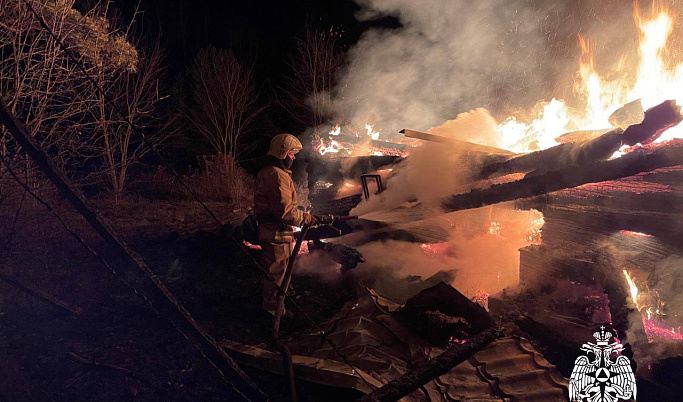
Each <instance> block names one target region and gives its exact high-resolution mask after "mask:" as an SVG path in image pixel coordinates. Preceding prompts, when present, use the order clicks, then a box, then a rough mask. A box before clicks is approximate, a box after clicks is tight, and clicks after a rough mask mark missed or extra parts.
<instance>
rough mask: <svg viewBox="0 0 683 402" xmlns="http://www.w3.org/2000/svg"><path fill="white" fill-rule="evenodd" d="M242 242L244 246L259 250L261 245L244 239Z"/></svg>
mask: <svg viewBox="0 0 683 402" xmlns="http://www.w3.org/2000/svg"><path fill="white" fill-rule="evenodd" d="M242 244H244V246H245V247H246V248H248V249H250V250H261V246H259V245H258V244H251V243H249V242H248V241H246V240H243V241H242Z"/></svg>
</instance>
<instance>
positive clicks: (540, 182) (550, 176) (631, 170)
mask: <svg viewBox="0 0 683 402" xmlns="http://www.w3.org/2000/svg"><path fill="white" fill-rule="evenodd" d="M681 164H683V146H682V145H681V144H676V145H669V146H663V147H660V148H657V149H654V150H637V151H634V152H631V153H629V154H627V155H624V156H622V157H620V158H617V159H613V160H608V161H600V162H593V163H587V164H584V165H579V166H569V167H565V168H563V169H558V170H553V171H549V172H546V173H542V174H540V175H537V176H531V177H525V178H524V179H522V180H517V181H513V182H510V183H503V184H495V185H493V186H491V187H489V188H486V189H474V190H472V191H470V192H468V193H464V194H458V195H454V196H451V197H448V198H446V199H445V200H444V201H443V202H442V204H441V205H442V207H443V209H444V210H446V211H448V212H453V211H459V210H463V209H471V208H479V207H482V206H484V205H491V204H497V203H500V202H505V201H513V200H517V199H521V198H527V197H533V196H536V195H541V194H546V193H550V192H553V191H558V190H563V189H566V188H571V187H577V186H580V185H582V184H586V183H598V182H603V181H608V180H616V179H620V178H622V177H628V176H634V175H636V174H638V173H642V172H649V171H652V170H655V169H659V168H663V167H668V166H677V165H681Z"/></svg>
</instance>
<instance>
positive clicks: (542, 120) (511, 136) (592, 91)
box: [497, 2, 683, 158]
mask: <svg viewBox="0 0 683 402" xmlns="http://www.w3.org/2000/svg"><path fill="white" fill-rule="evenodd" d="M633 19H634V22H635V24H636V26H637V27H638V32H639V47H638V57H639V59H638V63H630V64H632V65H637V68H636V69H635V71H628V70H627V69H626V68H625V67H624V66H627V65H629V63H627V62H626V61H627V60H626V56H625V55H624V56H621V58H620V59H619V63H617V65H618V67H617V68H616V71H613V72H611V74H610V76H614V77H616V78H614V79H610V80H608V79H605V78H603V77H602V76H601V75H600V74H599V73H598V71H597V69H596V66H595V59H594V53H593V49H594V45H593V42H592V41H590V40H589V39H588V38H586V37H585V36H583V35H578V44H579V47H580V48H581V56H580V58H579V70H578V73H577V79H576V82H575V86H574V92H575V94H576V95H577V97H578V98H579V100H581V101H582V102H583V103H584V108H583V110H582V111H581V112H580V113H578V114H577V113H576V112H570V110H569V109H568V108H567V106H566V104H565V102H564V101H562V100H557V99H552V100H551V101H550V103H548V104H546V105H545V106H544V107H543V108H542V110H541V111H540V112H539V113H538V114H537V116H536V118H535V119H533V121H532V122H531V123H529V124H526V123H522V122H520V121H519V120H518V119H517V117H514V116H513V117H509V118H507V119H506V120H505V121H503V123H501V124H500V125H499V126H498V128H497V134H498V142H499V147H501V148H505V149H508V150H510V151H513V152H530V151H534V150H539V149H547V148H549V147H552V146H554V145H556V144H557V141H556V137H557V136H559V135H561V134H564V133H566V132H568V131H573V130H595V129H605V128H609V127H611V126H612V125H611V124H610V122H609V117H610V115H611V114H612V113H613V112H614V111H615V110H617V109H619V108H620V107H621V106H623V105H624V104H626V103H628V102H631V101H635V100H638V99H640V100H641V104H642V106H643V109H645V110H647V109H649V108H650V107H652V106H655V105H657V104H659V103H661V102H663V101H665V100H667V99H673V100H676V102H677V103H678V104H681V102H682V101H683V63H679V64H677V65H675V66H670V65H669V64H668V63H667V62H666V60H667V59H666V56H667V52H668V51H667V47H666V46H667V43H668V42H669V39H670V36H671V33H672V31H673V27H674V21H675V19H674V16H673V14H672V13H671V12H670V11H669V10H668V9H667V8H666V7H664V6H663V5H661V4H658V3H653V5H652V7H651V10H650V14H649V15H644V14H643V13H641V11H640V5H639V3H638V2H635V3H634V12H633ZM634 77H635V78H634ZM674 138H683V125H679V126H676V127H673V128H670V129H669V130H667V131H666V132H665V133H664V134H663V135H662V136H661V137H659V138H658V139H657V140H656V141H655V143H662V142H665V141H669V140H671V139H674ZM637 146H638V145H636V147H637ZM627 151H628V150H627V149H621V150H619V151H618V152H617V153H615V154H614V155H613V156H612V157H613V158H616V157H619V156H621V155H623V154H624V153H625V152H627Z"/></svg>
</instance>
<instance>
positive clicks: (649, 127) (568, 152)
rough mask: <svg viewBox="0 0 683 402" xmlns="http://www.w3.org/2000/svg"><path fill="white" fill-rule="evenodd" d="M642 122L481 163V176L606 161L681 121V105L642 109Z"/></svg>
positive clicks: (546, 169)
mask: <svg viewBox="0 0 683 402" xmlns="http://www.w3.org/2000/svg"><path fill="white" fill-rule="evenodd" d="M644 116H645V117H644V118H643V121H642V122H641V123H638V124H634V125H631V126H629V127H628V128H627V129H626V130H625V131H622V130H621V129H614V130H612V131H609V132H607V133H605V134H602V135H601V136H599V137H597V138H594V139H591V140H588V141H582V142H567V143H564V144H560V145H557V146H554V147H552V148H548V149H545V150H542V151H536V152H532V153H529V154H526V155H520V156H516V157H512V158H510V159H508V160H505V161H502V162H495V163H491V164H488V165H486V166H484V167H483V168H482V169H481V171H480V173H479V177H480V178H482V179H485V178H489V177H495V176H502V175H505V174H510V173H526V172H534V174H539V173H543V172H547V171H551V170H557V169H559V168H562V167H564V166H568V165H580V164H584V163H590V162H596V161H600V160H605V159H607V158H609V157H610V156H612V155H613V154H614V153H615V152H616V151H617V150H619V148H621V146H622V145H629V146H633V145H636V144H638V143H641V144H647V143H649V142H652V141H654V140H655V139H657V138H658V137H659V136H660V135H661V133H662V132H663V131H664V130H666V129H667V128H669V127H671V126H673V125H675V124H678V123H679V122H680V121H681V114H680V106H677V105H676V103H675V102H674V101H665V102H663V103H661V104H659V105H657V106H655V107H653V108H651V109H649V110H648V111H647V112H645V115H644Z"/></svg>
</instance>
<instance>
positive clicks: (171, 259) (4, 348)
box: [0, 197, 357, 401]
mask: <svg viewBox="0 0 683 402" xmlns="http://www.w3.org/2000/svg"><path fill="white" fill-rule="evenodd" d="M51 204H53V205H54V206H55V209H56V210H57V211H58V212H59V213H60V215H62V217H63V219H64V221H65V222H66V223H67V225H68V226H69V227H70V228H71V229H72V230H74V231H76V232H78V233H79V235H80V236H81V237H82V238H83V239H84V241H85V242H86V243H87V244H88V245H89V246H90V247H92V248H93V250H94V251H96V252H97V253H98V254H100V255H101V256H102V257H103V259H104V260H105V261H108V262H109V264H110V265H111V268H113V269H114V270H117V269H120V268H119V267H120V266H121V264H123V262H122V261H121V260H120V259H117V257H116V256H115V255H113V254H112V251H111V249H110V248H109V247H107V246H106V244H104V242H103V241H102V240H101V239H100V238H99V237H98V236H97V235H96V234H95V233H94V231H93V230H92V229H90V228H89V226H88V225H87V224H86V222H85V221H84V220H83V219H82V218H81V217H80V216H79V215H78V214H76V213H75V212H74V211H73V210H71V208H70V207H69V206H68V205H66V204H65V203H64V202H60V201H59V200H57V199H52V200H51ZM93 204H94V205H95V206H96V207H97V209H98V210H100V212H102V214H103V215H104V216H105V217H106V219H107V220H108V221H110V222H111V224H112V225H113V227H114V229H115V230H116V231H117V232H118V233H119V234H120V235H121V237H122V238H123V239H124V240H125V241H126V242H127V243H128V244H129V245H130V246H131V247H132V248H133V249H134V250H136V251H137V252H139V253H140V254H141V255H142V256H143V257H144V259H145V260H146V262H147V263H148V264H149V266H150V267H152V269H153V270H154V271H155V273H157V274H158V275H159V276H160V278H161V279H162V281H163V282H164V283H165V284H166V285H167V286H168V287H169V289H170V290H171V291H172V292H173V293H174V294H175V296H176V297H177V298H179V299H180V300H181V301H182V303H183V304H184V305H185V306H186V307H187V308H188V310H189V311H190V313H191V314H192V315H193V316H194V317H195V319H196V320H197V321H198V322H199V323H200V324H201V325H202V326H203V327H204V328H206V329H207V330H208V331H209V333H210V334H211V335H212V336H213V337H214V338H216V339H222V338H228V339H232V340H235V341H239V342H245V343H250V344H257V343H262V342H267V341H268V335H269V330H270V317H269V316H268V315H267V314H266V313H264V312H263V311H262V310H261V309H260V298H261V283H262V282H261V281H262V276H261V275H262V272H260V271H259V270H258V269H257V268H256V266H255V264H254V259H256V258H258V255H257V254H255V253H253V252H252V253H247V252H245V251H244V250H243V249H242V248H241V247H240V245H239V244H238V243H237V242H235V241H234V239H233V238H231V236H230V235H229V233H230V232H231V231H230V230H229V224H230V223H231V222H232V223H236V222H239V218H240V216H242V215H243V214H242V212H241V211H233V209H232V208H231V207H230V206H229V205H226V204H221V203H213V204H210V205H209V208H210V209H211V210H212V211H214V213H216V214H217V215H218V218H219V219H220V220H221V221H222V222H223V223H226V224H227V225H226V226H224V227H223V228H220V227H219V226H218V225H217V224H216V222H215V221H213V220H212V219H211V218H210V216H209V215H208V214H206V212H205V211H204V210H203V208H202V207H201V206H200V205H199V204H196V203H193V202H187V201H175V202H174V201H158V200H156V201H152V200H148V199H145V198H141V197H134V198H129V199H125V200H123V201H121V202H120V203H119V204H118V205H112V204H111V202H110V201H109V200H94V202H93ZM18 206H19V202H18V201H17V200H14V202H9V203H5V204H4V205H3V208H2V211H3V214H2V217H1V219H2V220H1V221H2V225H0V226H1V227H2V228H3V230H2V235H3V239H2V241H3V242H2V247H3V248H2V260H0V275H2V278H0V289H1V290H0V367H3V371H4V375H3V376H0V401H2V400H8V401H10V400H11V401H22V400H26V401H29V400H30V401H35V400H53V401H100V400H101V401H105V400H106V401H113V400H116V401H118V400H130V399H138V400H164V401H169V400H202V401H209V400H238V397H237V396H236V395H235V392H234V390H233V388H232V386H231V384H230V383H229V382H226V381H225V380H223V379H222V378H221V376H220V375H219V374H218V372H217V371H216V370H215V369H214V368H213V367H212V366H211V365H210V364H209V362H208V361H206V360H205V359H204V358H203V357H202V356H201V355H200V354H199V353H198V352H197V351H196V350H195V349H194V348H193V347H192V346H191V345H190V344H189V343H188V342H187V340H186V339H184V338H183V336H182V335H181V334H180V333H179V332H178V331H176V329H175V328H174V327H173V326H172V325H171V324H170V323H169V322H168V321H167V320H165V319H163V317H162V318H159V317H157V316H156V314H155V312H154V311H152V310H151V309H150V308H148V307H147V306H146V303H145V302H144V301H143V300H142V299H141V297H140V296H138V295H136V294H135V291H134V290H133V289H132V288H131V286H128V285H126V284H124V283H122V281H121V280H120V279H119V278H118V277H117V276H116V275H114V274H113V273H112V271H111V270H109V269H108V268H107V267H105V266H104V265H103V264H102V262H101V261H99V260H98V259H97V258H96V257H94V256H93V255H92V254H91V253H90V252H89V251H87V250H86V249H85V248H84V247H83V246H82V245H81V244H79V243H78V242H77V241H76V240H74V238H73V237H72V236H71V235H69V233H68V232H67V231H66V230H65V229H64V228H63V227H62V225H61V224H60V223H59V221H58V220H57V219H55V218H54V216H53V215H52V214H50V213H49V212H47V211H46V210H45V209H44V208H43V207H42V206H40V205H37V204H36V203H35V202H33V201H32V200H29V199H28V198H27V199H26V200H24V202H23V203H22V208H21V210H20V213H19V214H16V211H17V210H18ZM15 218H16V220H15ZM15 222H16V224H15ZM12 228H14V230H12ZM10 234H11V235H10ZM294 284H295V286H296V285H299V286H297V287H296V289H297V290H296V294H295V296H294V298H295V300H296V301H297V302H298V304H300V305H301V306H303V307H304V308H305V310H306V312H307V314H308V315H309V316H311V317H312V318H313V319H314V320H316V321H320V320H322V319H324V318H327V317H329V316H330V315H332V314H333V313H334V312H336V311H337V309H338V308H339V307H340V306H341V305H342V304H343V302H344V301H346V300H348V299H349V298H352V297H353V289H351V288H349V287H341V288H340V287H339V286H340V285H331V284H325V283H321V282H320V281H316V280H315V278H311V277H301V278H295V280H294ZM133 287H134V286H133ZM335 287H336V288H335ZM309 327H310V323H309V321H308V320H307V319H305V318H304V316H303V315H302V314H296V315H295V316H294V318H293V319H291V320H289V321H287V322H285V323H284V324H283V336H287V335H289V334H292V333H293V332H295V331H300V330H305V329H307V328H309ZM248 374H249V375H251V376H252V377H253V378H254V380H255V381H256V382H257V384H258V385H259V386H260V387H261V388H262V389H263V390H264V391H265V392H267V393H269V394H270V395H271V397H273V398H274V399H275V400H278V399H280V398H284V395H286V387H285V385H284V384H283V382H282V380H281V379H280V378H279V377H277V376H272V375H268V374H264V373H261V372H255V371H248ZM321 392H326V391H325V390H322V389H320V388H319V387H316V386H313V385H310V384H301V385H300V390H299V396H300V400H319V395H320V393H321ZM327 392H329V391H327ZM335 395H336V396H337V397H338V398H341V399H340V400H352V399H354V398H355V397H356V396H357V394H354V393H353V392H338V393H335Z"/></svg>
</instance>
